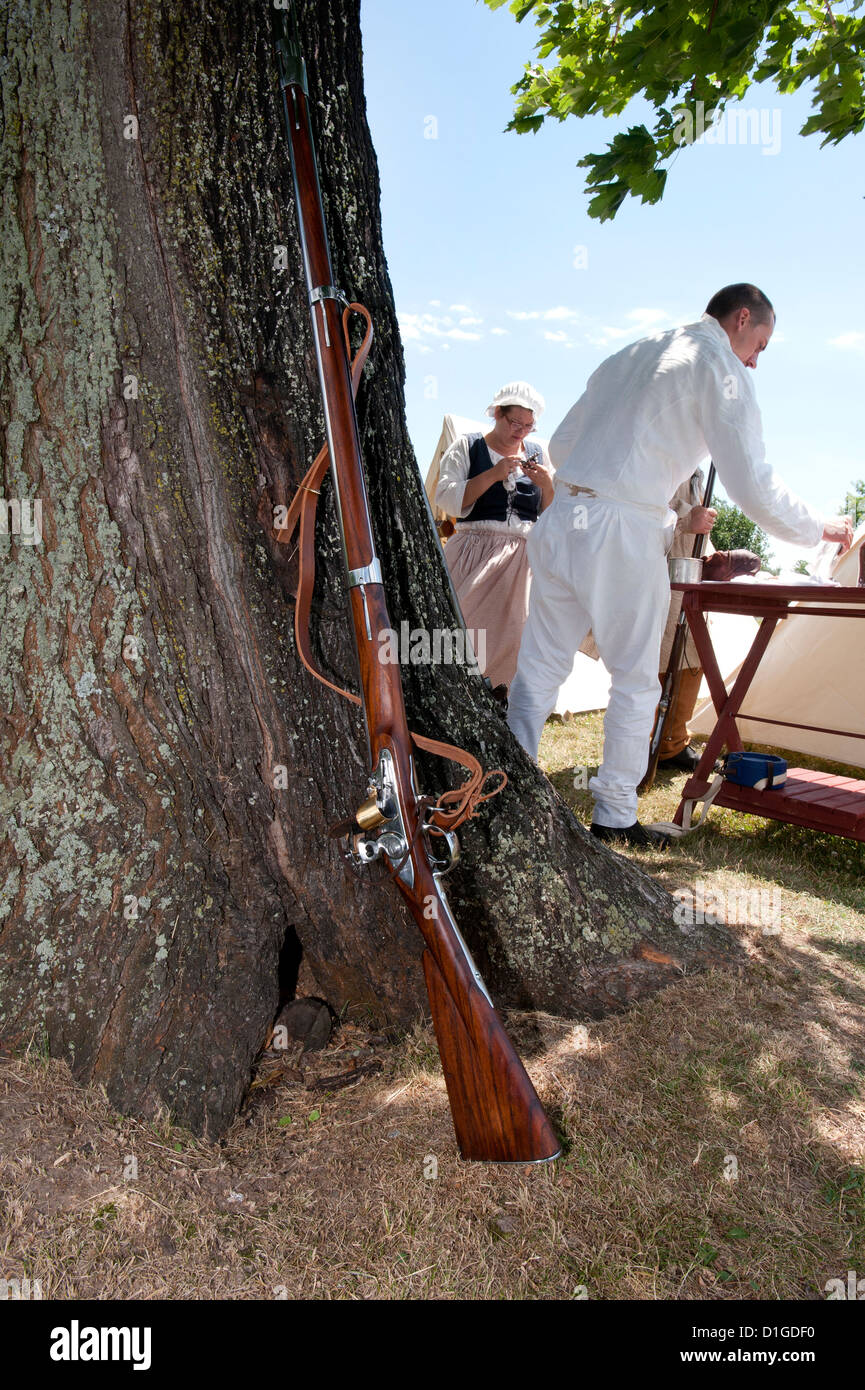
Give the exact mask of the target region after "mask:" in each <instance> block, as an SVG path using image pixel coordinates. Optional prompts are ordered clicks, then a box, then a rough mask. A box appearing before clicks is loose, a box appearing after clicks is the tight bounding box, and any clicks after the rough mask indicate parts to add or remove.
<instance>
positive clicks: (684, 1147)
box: [0, 716, 865, 1300]
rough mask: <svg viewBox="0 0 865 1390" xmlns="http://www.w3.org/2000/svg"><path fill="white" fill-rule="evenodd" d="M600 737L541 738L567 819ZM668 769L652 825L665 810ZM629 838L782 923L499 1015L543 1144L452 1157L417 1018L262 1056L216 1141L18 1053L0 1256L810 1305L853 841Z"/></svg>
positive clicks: (762, 829)
mask: <svg viewBox="0 0 865 1390" xmlns="http://www.w3.org/2000/svg"><path fill="white" fill-rule="evenodd" d="M598 730H599V720H598V719H597V717H595V716H587V717H585V718H583V719H582V720H580V721H574V722H573V723H572V724H568V725H563V726H559V727H553V728H551V729H550V730H548V732H547V734H546V736H545V744H544V749H543V755H544V757H545V760H546V765H547V766H548V768H549V771H550V773H551V775H552V777H553V780H554V781H556V782H557V784H558V785H559V787H560V790H562V791H563V794H566V795H569V796H570V799H571V801H572V804H575V805H577V809H578V811H583V810H585V809H586V803H585V802H584V801H583V800H582V799H581V796H582V794H580V793H574V792H573V788H572V786H571V785H570V784H571V781H572V777H571V773H570V771H569V769H570V768H572V767H573V766H574V764H575V763H579V762H591V761H592V755H593V754H592V750H593V747H595V746H596V745H597V741H598ZM595 756H596V754H595ZM681 781H682V779H681V777H679V778H677V779H676V780H675V782H672V783H671V782H670V781H669V779H668V780H666V782H664V781H662V783H661V785H659V786H658V787H657V788H656V790H655V791H654V792H653V794H652V799H651V802H650V805H649V808H648V811H649V813H648V815H645V817H644V818H645V819H669V817H670V815H671V813H672V810H673V809H674V807H675V804H676V800H677V792H678V789H679V788H680V787H681ZM634 857H635V858H637V859H639V860H640V862H642V863H643V864H644V865H645V867H647V868H648V869H649V871H650V872H652V873H653V874H655V875H657V876H658V877H660V878H662V879H663V881H664V882H665V883H666V885H667V886H668V887H670V888H671V889H674V888H681V887H683V886H691V885H693V884H694V882H695V881H696V878H697V877H700V878H701V879H702V880H703V881H704V882H705V883H706V884H707V885H711V886H712V887H714V888H718V887H723V888H726V889H727V890H728V891H729V890H731V889H736V888H740V887H742V886H743V885H746V886H748V885H750V886H753V885H754V884H762V885H763V886H764V887H765V886H766V884H769V885H771V886H772V887H773V888H774V889H776V890H777V893H778V895H779V900H780V903H781V909H782V917H781V926H780V931H779V932H778V933H777V934H767V933H766V932H764V931H763V929H762V927H761V926H760V925H759V924H758V925H753V926H752V925H746V926H744V927H741V928H737V930H738V931H739V933H740V935H741V938H742V940H743V942H744V943H745V946H746V949H747V952H748V967H747V969H746V971H745V972H744V973H743V974H742V975H729V974H720V973H713V974H710V975H706V976H703V977H695V978H690V979H687V980H684V981H683V982H682V983H681V984H680V985H679V986H677V987H676V988H675V989H671V990H667V991H666V992H665V993H664V994H663V995H661V996H659V997H657V998H656V999H654V1000H651V1001H649V1002H647V1003H644V1004H642V1005H640V1006H639V1007H638V1008H635V1009H633V1010H632V1011H631V1012H630V1013H628V1014H626V1015H622V1016H619V1017H615V1018H610V1019H607V1020H606V1021H604V1022H603V1023H600V1024H597V1023H591V1024H588V1025H586V1026H582V1025H580V1024H579V1022H578V1021H576V1020H563V1019H556V1018H551V1017H547V1016H544V1015H540V1016H538V1015H518V1016H512V1017H511V1019H510V1020H509V1025H510V1028H511V1030H512V1032H513V1034H514V1036H515V1039H516V1041H517V1043H518V1045H519V1046H520V1048H521V1049H522V1051H523V1055H524V1056H525V1057H526V1059H527V1064H528V1067H529V1070H530V1071H531V1074H532V1076H533V1078H534V1080H535V1082H536V1085H537V1086H538V1089H539V1091H540V1093H541V1095H542V1098H543V1100H544V1101H545V1103H546V1104H547V1106H548V1108H549V1110H550V1113H551V1115H552V1116H553V1118H554V1120H555V1122H556V1124H557V1125H558V1126H559V1128H560V1130H561V1132H562V1134H563V1136H564V1140H565V1147H566V1151H565V1154H564V1157H563V1158H562V1159H561V1160H560V1161H559V1162H558V1163H556V1164H554V1165H550V1166H546V1167H540V1168H529V1167H517V1168H504V1167H499V1168H496V1167H490V1166H484V1165H470V1164H464V1163H462V1162H461V1161H460V1159H459V1157H458V1155H457V1152H456V1148H455V1144H454V1139H453V1132H452V1129H451V1125H450V1119H449V1112H448V1108H447V1099H446V1095H445V1092H444V1085H443V1082H442V1079H441V1074H440V1071H439V1067H438V1059H437V1053H436V1049H435V1043H434V1040H433V1037H432V1034H431V1032H430V1031H429V1030H427V1029H423V1028H419V1029H417V1030H416V1031H415V1032H414V1033H413V1034H411V1035H410V1036H409V1037H407V1038H404V1039H402V1040H401V1041H399V1042H397V1043H392V1042H387V1041H386V1040H384V1039H381V1038H379V1037H376V1036H370V1035H369V1034H368V1032H367V1031H366V1030H365V1029H363V1028H361V1027H360V1026H357V1025H346V1026H345V1027H343V1028H342V1029H341V1030H340V1031H339V1032H338V1034H337V1035H336V1039H335V1041H334V1043H333V1044H332V1045H331V1047H330V1048H329V1049H328V1051H327V1052H325V1053H323V1054H319V1055H318V1056H317V1057H315V1058H308V1059H306V1060H298V1059H296V1058H283V1060H282V1062H279V1060H278V1059H276V1058H275V1057H274V1056H273V1055H270V1056H268V1057H266V1058H265V1060H264V1062H263V1065H262V1068H261V1070H260V1073H259V1081H260V1082H261V1083H262V1084H260V1085H258V1086H257V1087H256V1088H255V1089H254V1090H253V1091H252V1092H251V1094H250V1100H249V1104H248V1106H247V1109H246V1110H245V1112H244V1113H243V1114H242V1115H241V1117H240V1118H239V1119H238V1120H237V1122H236V1123H235V1125H234V1126H233V1128H232V1130H231V1131H230V1133H229V1134H228V1136H227V1138H226V1140H225V1141H224V1142H223V1143H221V1144H218V1143H209V1142H202V1141H199V1140H196V1139H193V1138H192V1137H191V1136H190V1135H188V1134H186V1133H184V1132H183V1131H180V1130H178V1129H176V1128H174V1127H172V1126H171V1125H170V1124H169V1123H168V1122H166V1123H164V1124H162V1125H147V1124H142V1123H138V1122H135V1121H132V1120H129V1119H125V1118H122V1117H119V1116H117V1115H116V1114H115V1113H114V1112H113V1111H112V1110H111V1108H110V1107H109V1106H108V1105H107V1104H106V1102H105V1100H104V1097H103V1096H101V1095H100V1094H99V1093H98V1092H96V1091H92V1090H91V1091H83V1090H81V1089H80V1088H78V1087H76V1086H75V1085H74V1084H73V1083H72V1081H71V1078H70V1077H69V1073H68V1072H67V1070H66V1068H65V1067H64V1066H63V1065H62V1064H60V1063H57V1062H53V1061H47V1060H44V1059H41V1058H39V1057H37V1056H34V1055H30V1056H29V1057H27V1058H23V1059H22V1058H18V1059H9V1060H7V1061H4V1062H3V1064H2V1066H0V1088H2V1095H3V1101H2V1110H3V1122H2V1131H0V1141H2V1158H0V1203H2V1211H3V1218H2V1237H0V1275H6V1276H17V1277H19V1278H20V1277H25V1276H29V1277H31V1278H34V1279H40V1280H41V1283H42V1290H43V1295H44V1296H45V1297H54V1298H94V1297H99V1298H121V1299H132V1298H135V1299H141V1298H169V1299H191V1298H194V1299H211V1298H231V1299H256V1298H274V1297H280V1296H287V1297H289V1298H337V1299H340V1298H346V1299H355V1298H366V1299H369V1298H387V1299H395V1298H413V1299H415V1298H453V1299H456V1298H469V1299H488V1298H565V1299H568V1298H574V1297H579V1296H580V1295H581V1293H583V1292H584V1291H585V1293H586V1294H587V1296H588V1297H589V1298H590V1299H626V1298H639V1299H741V1298H744V1299H756V1298H770V1299H771V1298H787V1299H804V1300H808V1299H820V1298H823V1297H825V1294H824V1285H825V1283H826V1281H827V1280H828V1279H830V1278H836V1277H844V1276H845V1275H846V1271H847V1270H848V1269H851V1268H855V1269H858V1270H860V1271H862V1270H863V1269H865V1248H863V1246H865V1240H863V1235H865V1091H863V1077H865V1028H863V1021H865V1008H863V1006H865V888H863V884H865V876H863V873H862V870H863V868H865V864H863V847H862V846H859V845H851V844H850V843H849V842H847V841H844V840H837V839H836V840H830V838H829V837H816V836H812V835H810V834H809V833H807V832H803V831H795V830H792V829H791V828H790V827H780V826H771V825H768V826H767V825H765V824H763V823H760V822H755V821H753V820H748V819H747V818H745V817H737V816H734V815H733V814H731V813H729V812H724V811H714V812H713V813H712V821H711V824H710V825H709V827H707V829H706V830H705V831H703V832H701V833H700V834H699V835H698V836H694V837H692V838H691V839H689V840H687V841H684V842H682V843H681V844H678V845H676V846H674V847H673V849H672V850H671V851H670V852H669V853H668V854H667V855H666V856H658V855H653V854H648V855H638V854H635V855H634ZM355 1073H359V1079H357V1080H356V1081H355V1082H354V1084H352V1085H348V1086H346V1087H344V1088H339V1087H337V1085H336V1078H337V1077H339V1078H348V1077H350V1076H352V1075H354V1074H355ZM322 1078H324V1082H323V1083H322ZM130 1155H133V1156H134V1157H135V1159H136V1160H137V1165H138V1167H137V1173H138V1176H137V1178H136V1177H132V1176H128V1175H129V1174H130V1172H131V1171H132V1169H131V1165H130V1162H129V1156H130ZM434 1172H435V1176H433V1173H434Z"/></svg>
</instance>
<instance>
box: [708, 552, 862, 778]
mask: <svg viewBox="0 0 865 1390" xmlns="http://www.w3.org/2000/svg"><path fill="white" fill-rule="evenodd" d="M863 546H865V525H863V526H860V527H859V530H858V531H857V533H856V536H855V538H854V543H853V548H852V549H851V550H850V551H849V552H848V553H847V554H846V555H845V556H844V557H843V558H842V559H841V560H839V561H837V562H836V564H835V565H834V567H833V569H832V578H833V579H835V580H837V581H838V583H839V584H843V585H847V586H849V587H851V588H852V587H855V585H856V584H857V583H858V581H859V557H860V553H861V551H862V548H863ZM803 597H804V595H803ZM741 659H744V654H743V656H742V658H741ZM722 669H723V668H722ZM737 672H738V666H737V667H736V670H735V671H732V672H731V673H730V677H729V678H726V685H727V688H728V689H729V688H730V685H731V683H732V679H733V678H734V677H735V675H736V674H737ZM745 711H746V713H751V714H755V715H756V714H759V715H763V716H764V717H765V718H767V719H793V720H795V721H796V723H797V724H810V725H812V726H814V727H813V728H811V729H788V728H784V727H782V726H779V725H776V724H762V723H759V722H758V721H757V720H754V719H751V720H748V719H744V718H739V719H737V721H736V723H737V727H738V729H739V733H740V734H741V736H742V738H743V739H744V740H745V741H746V742H750V743H762V744H769V745H772V746H775V747H778V748H785V749H790V750H791V751H793V752H797V753H810V754H811V756H812V757H815V758H827V759H829V760H830V761H833V762H840V763H851V764H852V765H853V766H854V767H865V619H862V618H831V617H827V618H807V617H801V618H787V619H785V620H784V621H783V622H781V623H779V624H778V626H777V627H776V629H775V631H774V633H773V634H772V639H771V641H770V642H769V645H768V647H767V648H766V652H765V655H764V657H763V660H762V662H761V663H760V667H759V670H758V671H757V674H756V676H755V677H754V680H753V681H752V683H751V688H750V690H749V691H748V694H747V696H746V698H745ZM715 722H716V715H715V709H714V706H713V705H712V703H711V701H710V702H709V703H708V704H707V705H704V706H701V707H700V708H699V709H698V710H697V712H696V714H695V716H694V718H693V719H692V721H691V724H690V728H691V731H692V732H693V733H697V734H702V735H708V734H710V733H711V731H712V729H713V728H714V727H715ZM827 729H843V730H846V731H847V734H846V736H845V735H838V734H830V733H825V732H821V731H822V730H827ZM855 734H859V735H860V737H858V738H857V737H854V736H851V735H855Z"/></svg>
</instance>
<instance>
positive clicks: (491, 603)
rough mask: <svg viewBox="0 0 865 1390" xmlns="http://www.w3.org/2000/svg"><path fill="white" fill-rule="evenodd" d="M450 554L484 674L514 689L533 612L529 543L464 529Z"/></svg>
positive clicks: (447, 554)
mask: <svg viewBox="0 0 865 1390" xmlns="http://www.w3.org/2000/svg"><path fill="white" fill-rule="evenodd" d="M444 551H445V559H446V560H447V563H448V569H449V570H450V573H451V578H452V580H453V584H454V588H455V589H456V593H457V598H458V599H459V601H460V608H461V609H462V613H463V619H464V621H465V625H466V627H467V628H468V629H469V630H470V631H471V633H472V638H473V644H474V648H475V653H476V655H477V657H478V664H479V666H480V669H481V671H482V673H483V674H484V675H485V676H488V677H489V679H490V681H491V683H492V684H493V685H494V686H496V685H505V686H509V685H510V683H511V681H512V680H513V678H514V676H515V674H516V670H517V657H518V655H519V650H520V642H521V641H522V636H523V628H524V627H525V623H526V618H527V617H528V612H529V589H530V587H531V570H530V569H529V562H528V559H527V558H526V537H525V536H524V535H519V534H517V535H513V536H508V535H505V534H504V532H501V531H464V530H463V529H462V528H461V527H460V526H458V527H457V529H456V534H455V535H453V536H451V538H450V540H449V541H448V543H447V545H446V546H445V548H444Z"/></svg>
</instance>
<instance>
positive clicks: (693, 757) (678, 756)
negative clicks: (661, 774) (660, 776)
mask: <svg viewBox="0 0 865 1390" xmlns="http://www.w3.org/2000/svg"><path fill="white" fill-rule="evenodd" d="M699 761H700V754H699V753H698V752H697V751H696V750H695V749H693V748H692V747H691V745H690V743H688V744H686V745H685V747H684V748H683V749H682V751H681V753H674V754H673V756H672V758H659V759H658V767H677V768H681V769H682V771H683V772H693V771H694V768H695V767H696V766H697V764H698V763H699Z"/></svg>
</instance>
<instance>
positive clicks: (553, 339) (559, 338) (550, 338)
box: [544, 328, 568, 343]
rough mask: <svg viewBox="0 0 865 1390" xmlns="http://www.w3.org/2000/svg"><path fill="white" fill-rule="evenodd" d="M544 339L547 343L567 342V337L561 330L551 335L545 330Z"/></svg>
mask: <svg viewBox="0 0 865 1390" xmlns="http://www.w3.org/2000/svg"><path fill="white" fill-rule="evenodd" d="M544 337H545V338H546V340H547V342H549V343H566V342H567V341H568V335H567V333H566V332H565V330H564V329H563V328H560V329H559V330H558V332H557V333H551V332H550V330H549V329H547V331H546V333H545V334H544Z"/></svg>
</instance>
